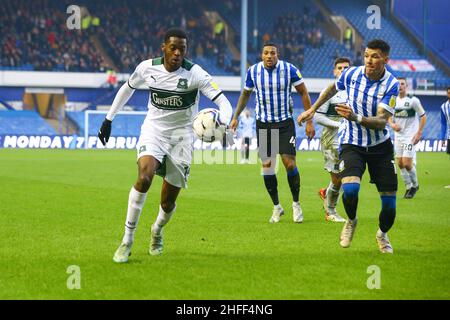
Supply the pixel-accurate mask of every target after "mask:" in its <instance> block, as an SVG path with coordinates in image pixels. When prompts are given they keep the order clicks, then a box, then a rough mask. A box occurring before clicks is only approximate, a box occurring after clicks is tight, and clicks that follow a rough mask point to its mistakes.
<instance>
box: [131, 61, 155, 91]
mask: <svg viewBox="0 0 450 320" xmlns="http://www.w3.org/2000/svg"><path fill="white" fill-rule="evenodd" d="M149 61H150V63H151V60H145V61H142V62H141V63H140V64H139V65H138V66H137V67H136V70H134V72H133V73H132V74H131V76H130V78H129V79H128V81H127V83H128V86H129V87H130V88H131V89H138V88H139V87H140V86H141V85H143V84H144V83H145V79H144V76H143V73H144V70H145V67H146V65H147V63H148V62H149Z"/></svg>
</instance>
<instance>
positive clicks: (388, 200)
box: [381, 195, 397, 210]
mask: <svg viewBox="0 0 450 320" xmlns="http://www.w3.org/2000/svg"><path fill="white" fill-rule="evenodd" d="M396 206H397V204H396V197H395V195H382V196H381V208H382V210H395V209H396Z"/></svg>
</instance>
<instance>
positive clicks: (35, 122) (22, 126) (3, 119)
mask: <svg viewBox="0 0 450 320" xmlns="http://www.w3.org/2000/svg"><path fill="white" fill-rule="evenodd" d="M0 134H29V135H33V134H40V135H56V134H58V133H57V132H56V131H55V129H53V127H52V126H50V125H49V124H48V123H47V122H46V121H45V120H44V119H43V118H41V116H40V115H39V114H38V113H37V112H35V111H30V110H23V111H10V110H8V111H0Z"/></svg>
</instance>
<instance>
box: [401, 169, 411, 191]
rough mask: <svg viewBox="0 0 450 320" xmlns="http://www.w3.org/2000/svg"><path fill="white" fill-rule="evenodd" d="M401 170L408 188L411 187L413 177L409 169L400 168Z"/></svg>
mask: <svg viewBox="0 0 450 320" xmlns="http://www.w3.org/2000/svg"><path fill="white" fill-rule="evenodd" d="M400 172H401V174H402V179H403V182H405V186H406V190H408V189H411V187H412V184H411V177H410V176H409V171H408V170H406V168H403V169H400Z"/></svg>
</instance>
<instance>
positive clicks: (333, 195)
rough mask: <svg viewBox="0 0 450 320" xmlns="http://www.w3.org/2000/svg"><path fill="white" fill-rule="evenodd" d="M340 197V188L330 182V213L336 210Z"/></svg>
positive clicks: (328, 190) (328, 193) (328, 195)
mask: <svg viewBox="0 0 450 320" xmlns="http://www.w3.org/2000/svg"><path fill="white" fill-rule="evenodd" d="M338 198H339V189H338V188H336V186H335V185H334V184H333V182H330V184H329V185H328V188H327V207H328V210H329V211H330V213H335V212H336V204H337V201H338Z"/></svg>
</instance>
